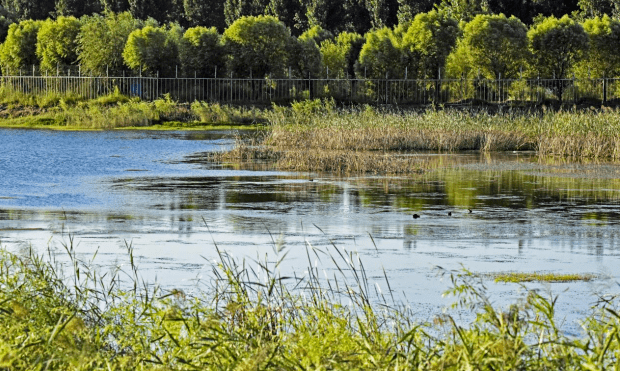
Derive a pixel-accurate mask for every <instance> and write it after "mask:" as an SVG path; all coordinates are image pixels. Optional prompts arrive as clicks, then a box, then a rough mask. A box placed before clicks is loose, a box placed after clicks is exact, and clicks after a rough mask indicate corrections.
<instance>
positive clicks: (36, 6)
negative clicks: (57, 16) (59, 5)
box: [2, 0, 56, 21]
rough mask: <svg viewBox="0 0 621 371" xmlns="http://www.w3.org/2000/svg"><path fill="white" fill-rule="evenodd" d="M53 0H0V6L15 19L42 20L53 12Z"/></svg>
mask: <svg viewBox="0 0 621 371" xmlns="http://www.w3.org/2000/svg"><path fill="white" fill-rule="evenodd" d="M55 2H56V1H55V0H2V7H3V8H4V10H6V11H7V12H8V13H9V14H10V15H11V18H13V19H16V20H17V21H25V20H28V19H31V20H42V19H46V18H49V17H50V15H51V14H53V12H54V7H55V5H56V4H55Z"/></svg>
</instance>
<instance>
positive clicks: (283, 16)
mask: <svg viewBox="0 0 621 371" xmlns="http://www.w3.org/2000/svg"><path fill="white" fill-rule="evenodd" d="M303 7H304V4H303V2H302V1H299V0H293V1H292V0H269V2H268V4H267V6H266V7H265V11H264V14H265V15H271V16H274V17H276V18H278V19H279V20H280V21H281V22H282V23H284V24H285V26H287V28H289V29H290V30H291V32H292V33H293V35H295V36H298V35H299V33H300V31H301V28H302V27H301V21H300V19H299V18H301V17H303V14H304V10H303Z"/></svg>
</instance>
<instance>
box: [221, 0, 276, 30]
mask: <svg viewBox="0 0 621 371" xmlns="http://www.w3.org/2000/svg"><path fill="white" fill-rule="evenodd" d="M267 3H268V0H226V1H225V3H224V19H225V21H226V24H227V25H228V26H229V27H230V26H231V25H232V24H233V23H234V22H235V21H237V20H238V19H240V18H241V17H245V16H253V17H256V16H260V15H266V14H265V9H266V6H267Z"/></svg>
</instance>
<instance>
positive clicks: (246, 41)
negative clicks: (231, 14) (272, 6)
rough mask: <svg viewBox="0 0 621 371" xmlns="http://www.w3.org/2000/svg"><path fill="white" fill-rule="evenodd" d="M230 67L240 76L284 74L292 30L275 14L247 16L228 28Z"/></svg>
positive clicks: (231, 70)
mask: <svg viewBox="0 0 621 371" xmlns="http://www.w3.org/2000/svg"><path fill="white" fill-rule="evenodd" d="M223 36H224V45H225V47H226V50H227V53H228V55H229V58H228V62H227V65H228V70H229V71H230V72H232V73H233V74H234V75H235V76H237V77H248V76H250V75H252V76H253V77H264V76H267V75H270V74H271V75H274V76H280V75H283V74H284V72H285V69H286V68H287V67H288V66H287V60H288V53H287V49H288V46H289V43H290V38H291V34H290V33H289V30H288V29H287V28H286V27H285V25H284V24H283V23H282V22H280V21H279V20H278V19H277V18H275V17H272V16H257V17H254V16H247V17H241V18H239V19H238V20H236V21H235V22H234V23H233V24H232V25H231V26H229V28H227V29H226V30H225V31H224V35H223Z"/></svg>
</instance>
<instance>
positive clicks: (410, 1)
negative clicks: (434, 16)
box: [397, 0, 435, 24]
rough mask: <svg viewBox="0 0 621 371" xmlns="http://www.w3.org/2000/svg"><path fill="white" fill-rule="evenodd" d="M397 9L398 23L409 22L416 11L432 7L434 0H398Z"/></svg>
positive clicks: (423, 10)
mask: <svg viewBox="0 0 621 371" xmlns="http://www.w3.org/2000/svg"><path fill="white" fill-rule="evenodd" d="M397 2H398V3H399V10H398V12H397V19H398V21H399V24H406V23H410V22H412V21H413V20H414V17H415V16H416V15H417V14H418V13H424V12H428V11H430V10H432V9H433V6H434V3H435V1H434V0H398V1H397Z"/></svg>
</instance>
